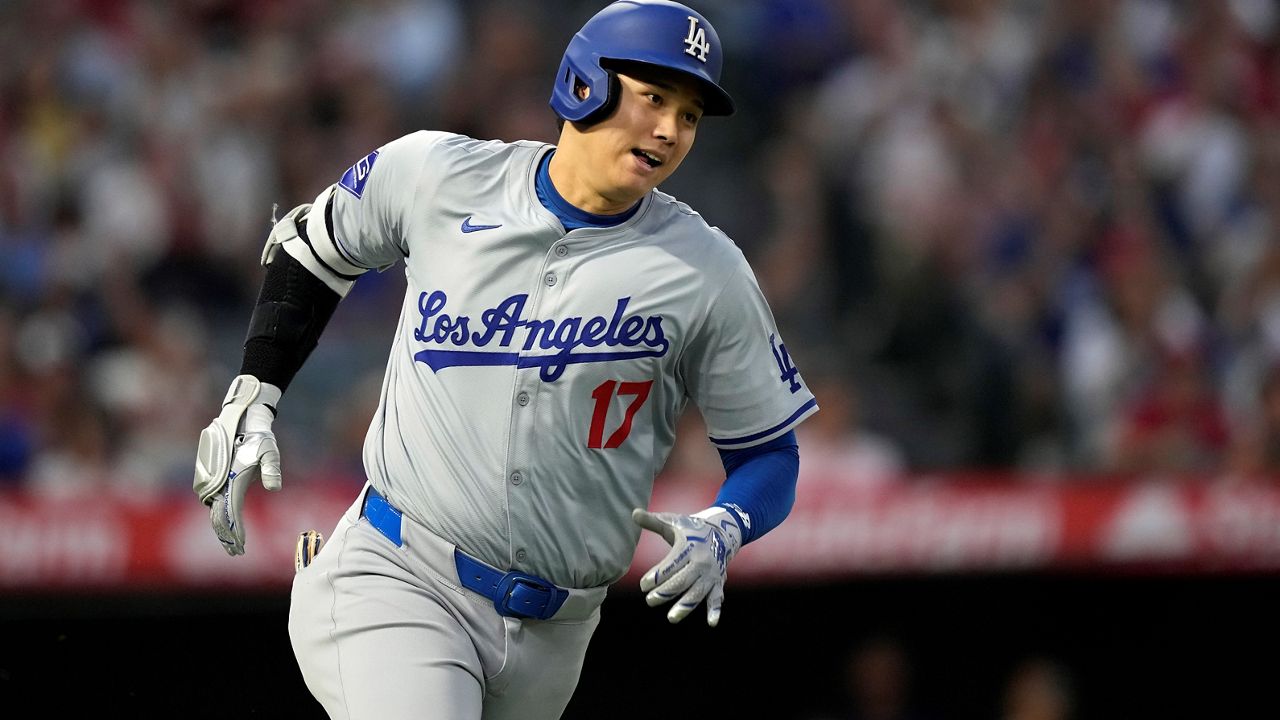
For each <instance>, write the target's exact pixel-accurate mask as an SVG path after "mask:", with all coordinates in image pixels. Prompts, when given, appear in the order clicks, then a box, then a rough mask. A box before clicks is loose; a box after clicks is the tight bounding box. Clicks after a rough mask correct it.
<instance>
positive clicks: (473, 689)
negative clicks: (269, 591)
mask: <svg viewBox="0 0 1280 720" xmlns="http://www.w3.org/2000/svg"><path fill="white" fill-rule="evenodd" d="M363 497H364V492H361V493H360V497H359V498H357V500H356V502H355V503H354V504H353V505H352V506H351V507H350V508H349V509H348V510H347V512H346V513H344V514H343V516H342V519H341V520H340V521H339V522H338V525H337V527H336V528H335V529H334V531H333V533H332V534H331V535H330V540H329V541H328V542H327V543H326V544H325V545H324V547H323V548H322V549H321V551H320V553H319V555H317V556H316V558H315V559H314V560H313V561H312V563H311V565H309V566H308V567H305V568H303V569H302V570H300V571H299V572H298V573H297V575H296V576H295V577H294V581H293V593H292V598H291V605H290V610H289V638H290V640H291V641H292V643H293V652H294V655H295V656H296V657H297V660H298V666H299V668H300V669H301V670H302V677H303V679H304V680H305V681H306V684H307V687H308V689H310V691H311V693H312V694H313V695H314V696H315V697H316V699H317V700H319V701H320V704H321V705H322V706H324V709H325V711H326V712H328V714H329V716H330V717H331V718H333V719H334V720H410V719H411V718H412V719H414V720H422V719H424V718H431V719H434V720H517V719H519V720H542V719H545V720H555V719H556V718H559V717H560V715H561V713H563V712H564V709H565V706H566V705H568V703H569V698H570V697H571V696H572V695H573V690H574V688H575V687H576V686H577V684H578V676H579V674H580V672H581V670H582V661H583V657H584V656H585V654H586V651H587V643H588V642H589V641H590V639H591V634H592V633H593V632H594V631H595V628H596V625H597V624H598V623H599V621H600V603H601V602H602V601H603V600H604V595H605V590H606V588H604V587H600V588H592V589H589V590H573V591H571V593H570V597H569V599H568V600H567V601H565V603H564V605H563V606H562V607H561V608H560V610H559V611H558V612H557V613H556V614H555V616H553V617H552V618H551V619H549V620H531V619H518V618H512V617H503V616H501V615H499V614H498V613H497V611H496V610H495V609H494V606H493V603H492V601H490V600H489V599H488V598H486V597H484V596H482V595H480V594H478V593H475V592H472V591H470V590H467V589H465V588H463V587H462V586H461V585H460V584H459V582H458V575H457V569H456V567H455V565H454V560H453V551H454V546H453V545H452V544H451V543H449V542H447V541H445V540H443V539H441V538H440V537H438V536H436V535H434V534H432V533H430V532H428V531H427V530H425V529H424V528H422V527H421V526H419V525H417V524H416V523H414V522H413V521H412V520H410V519H409V518H407V517H406V518H403V520H402V526H401V536H402V541H403V545H402V546H400V547H397V546H396V545H395V544H394V543H393V542H391V541H390V540H388V539H387V538H386V537H384V536H383V535H382V534H381V533H380V532H379V531H378V530H377V529H375V528H374V527H373V526H372V525H370V524H369V521H368V520H367V519H364V518H362V517H360V508H361V501H362V499H363Z"/></svg>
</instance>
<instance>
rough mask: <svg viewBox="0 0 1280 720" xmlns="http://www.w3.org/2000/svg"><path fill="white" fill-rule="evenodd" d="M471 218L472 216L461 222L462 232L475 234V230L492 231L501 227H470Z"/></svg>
mask: <svg viewBox="0 0 1280 720" xmlns="http://www.w3.org/2000/svg"><path fill="white" fill-rule="evenodd" d="M472 217H474V216H471V215H468V216H467V219H466V220H463V221H462V232H464V233H473V232H476V231H477V230H493V229H494V228H500V227H502V226H501V225H472V224H471V218H472Z"/></svg>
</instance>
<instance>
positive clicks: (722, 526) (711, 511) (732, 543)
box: [692, 505, 744, 555]
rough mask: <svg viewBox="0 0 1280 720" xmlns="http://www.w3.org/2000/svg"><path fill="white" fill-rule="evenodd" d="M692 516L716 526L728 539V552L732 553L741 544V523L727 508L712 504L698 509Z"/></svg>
mask: <svg viewBox="0 0 1280 720" xmlns="http://www.w3.org/2000/svg"><path fill="white" fill-rule="evenodd" d="M692 517H695V518H699V519H701V520H703V521H704V522H706V523H707V524H708V525H711V526H712V527H715V528H718V529H719V530H720V531H721V532H722V533H724V534H725V535H727V536H728V539H729V554H730V555H733V554H734V553H736V552H737V551H738V548H739V547H741V546H742V538H743V535H744V533H743V531H742V524H741V521H739V519H738V516H737V515H736V514H735V513H733V512H732V511H731V510H730V509H729V508H726V507H723V506H720V505H712V506H711V507H709V508H707V509H705V510H699V511H698V512H696V513H694V514H693V515H692Z"/></svg>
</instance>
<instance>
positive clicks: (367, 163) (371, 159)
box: [331, 150, 378, 199]
mask: <svg viewBox="0 0 1280 720" xmlns="http://www.w3.org/2000/svg"><path fill="white" fill-rule="evenodd" d="M377 161H378V151H377V150H374V151H373V152H371V153H369V154H368V155H365V156H364V157H363V158H361V159H360V161H359V162H357V163H356V164H355V165H352V166H351V167H350V168H348V169H347V171H346V172H345V173H343V174H342V179H341V180H339V181H338V187H340V188H342V189H343V190H346V191H347V192H349V193H351V194H352V195H355V196H356V198H357V199H358V198H361V197H363V196H364V186H365V183H367V182H369V173H371V172H373V164H374V163H375V162H377ZM331 177H332V176H331Z"/></svg>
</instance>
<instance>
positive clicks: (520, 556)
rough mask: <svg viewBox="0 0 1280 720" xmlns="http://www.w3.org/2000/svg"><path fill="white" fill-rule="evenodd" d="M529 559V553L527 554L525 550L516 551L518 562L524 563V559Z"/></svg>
mask: <svg viewBox="0 0 1280 720" xmlns="http://www.w3.org/2000/svg"><path fill="white" fill-rule="evenodd" d="M527 557H529V553H527V552H525V551H524V548H520V549H519V550H517V551H516V562H524V559H525V558H527Z"/></svg>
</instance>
